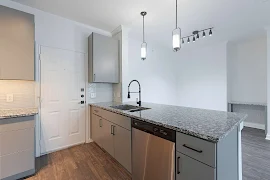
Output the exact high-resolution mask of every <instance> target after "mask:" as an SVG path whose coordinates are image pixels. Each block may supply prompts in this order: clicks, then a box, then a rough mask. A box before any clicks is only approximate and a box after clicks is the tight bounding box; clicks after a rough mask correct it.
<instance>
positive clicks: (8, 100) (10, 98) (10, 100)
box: [6, 94, 13, 102]
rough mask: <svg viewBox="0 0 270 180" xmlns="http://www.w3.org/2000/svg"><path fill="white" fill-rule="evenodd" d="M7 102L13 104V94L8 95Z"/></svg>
mask: <svg viewBox="0 0 270 180" xmlns="http://www.w3.org/2000/svg"><path fill="white" fill-rule="evenodd" d="M6 101H7V102H13V94H7V95H6Z"/></svg>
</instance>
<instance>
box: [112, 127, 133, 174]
mask: <svg viewBox="0 0 270 180" xmlns="http://www.w3.org/2000/svg"><path fill="white" fill-rule="evenodd" d="M114 134H115V135H114V155H115V159H116V160H117V161H118V162H119V163H120V164H122V166H124V167H125V168H126V169H127V170H128V171H129V172H131V131H129V130H127V129H124V128H122V127H120V126H117V125H116V126H115V128H114Z"/></svg>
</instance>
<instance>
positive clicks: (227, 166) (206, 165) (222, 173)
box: [176, 128, 239, 180]
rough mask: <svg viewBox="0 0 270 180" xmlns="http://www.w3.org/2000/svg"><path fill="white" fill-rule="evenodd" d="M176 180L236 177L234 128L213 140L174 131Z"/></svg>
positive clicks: (216, 179)
mask: <svg viewBox="0 0 270 180" xmlns="http://www.w3.org/2000/svg"><path fill="white" fill-rule="evenodd" d="M176 151H177V153H176V155H177V157H176V177H177V180H238V156H239V155H238V131H237V128H235V129H234V130H233V131H231V132H230V134H228V135H227V136H226V137H224V138H223V139H221V140H220V141H218V142H217V143H213V142H209V141H205V140H202V139H199V138H196V137H192V136H189V135H186V134H183V133H180V132H177V133H176Z"/></svg>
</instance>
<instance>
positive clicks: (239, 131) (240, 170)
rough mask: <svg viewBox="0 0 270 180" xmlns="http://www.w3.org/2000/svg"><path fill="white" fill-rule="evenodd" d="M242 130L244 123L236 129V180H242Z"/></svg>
mask: <svg viewBox="0 0 270 180" xmlns="http://www.w3.org/2000/svg"><path fill="white" fill-rule="evenodd" d="M243 128H244V122H241V123H240V125H239V127H238V180H242V179H243V168H242V164H243V159H242V134H241V133H242V130H243Z"/></svg>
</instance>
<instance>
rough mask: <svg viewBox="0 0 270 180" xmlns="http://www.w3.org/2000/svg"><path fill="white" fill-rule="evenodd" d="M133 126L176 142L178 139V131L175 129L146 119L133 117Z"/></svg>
mask: <svg viewBox="0 0 270 180" xmlns="http://www.w3.org/2000/svg"><path fill="white" fill-rule="evenodd" d="M132 127H133V128H136V129H139V130H141V131H144V132H146V133H149V134H153V135H155V136H158V137H160V138H163V139H166V140H169V141H172V142H175V139H176V132H175V131H174V130H172V129H168V128H165V127H162V126H158V125H154V124H151V123H148V122H145V121H140V120H136V119H132Z"/></svg>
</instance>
